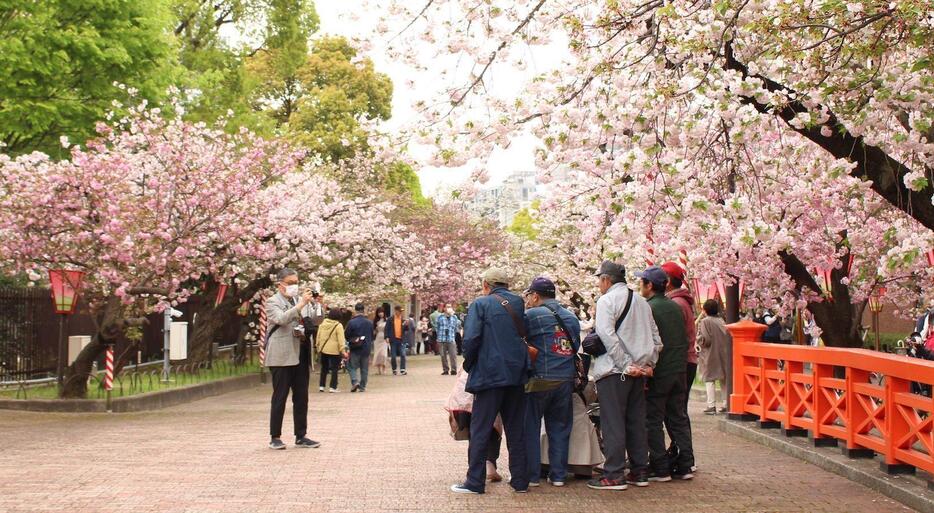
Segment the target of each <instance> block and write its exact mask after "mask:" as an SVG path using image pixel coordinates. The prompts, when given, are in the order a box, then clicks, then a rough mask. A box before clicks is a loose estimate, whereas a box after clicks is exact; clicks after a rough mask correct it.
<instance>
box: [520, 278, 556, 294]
mask: <svg viewBox="0 0 934 513" xmlns="http://www.w3.org/2000/svg"><path fill="white" fill-rule="evenodd" d="M526 292H537V293H539V294H541V295H543V296H548V297H555V283H554V282H553V281H551V280H549V279H548V278H545V277H544V276H539V277H538V278H535V279H534V280H532V284H531V285H529V288H528V289H526Z"/></svg>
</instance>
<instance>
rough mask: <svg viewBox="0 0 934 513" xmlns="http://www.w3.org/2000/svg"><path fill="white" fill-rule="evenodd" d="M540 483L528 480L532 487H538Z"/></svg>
mask: <svg viewBox="0 0 934 513" xmlns="http://www.w3.org/2000/svg"><path fill="white" fill-rule="evenodd" d="M541 485H542V484H541V483H540V482H538V481H529V486H530V487H532V488H538V487H539V486H541Z"/></svg>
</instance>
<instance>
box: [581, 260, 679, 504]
mask: <svg viewBox="0 0 934 513" xmlns="http://www.w3.org/2000/svg"><path fill="white" fill-rule="evenodd" d="M596 274H597V279H598V285H599V287H600V293H601V294H602V296H600V299H598V300H597V316H596V321H595V324H594V331H595V333H596V335H594V336H595V337H597V339H596V340H597V341H598V344H597V347H596V348H593V347H592V346H591V345H590V344H587V343H586V341H585V344H584V346H585V349H586V350H587V352H588V354H590V355H591V356H594V357H595V359H594V363H593V369H592V373H593V376H594V379H595V380H596V382H597V397H599V398H600V429H601V430H602V432H603V443H604V446H605V447H604V454H605V455H606V463H605V464H604V467H603V468H604V471H605V472H604V474H603V477H601V478H599V479H592V480H591V481H590V482H588V483H587V486H588V487H590V488H593V489H596V490H625V489H626V488H627V484H634V485H636V486H648V484H649V481H648V468H649V448H648V443H647V438H646V425H645V415H646V413H645V380H646V376H650V375H651V374H652V372H653V367H654V366H655V362H656V361H657V360H658V353H659V351H661V348H662V340H661V338H660V337H659V335H658V328H657V327H656V326H655V321H654V319H653V318H652V309H651V308H650V307H649V304H648V302H647V301H646V300H645V299H644V298H643V297H642V296H640V295H639V294H635V293H634V292H633V291H632V289H630V288H629V287H627V286H626V269H625V268H624V267H623V266H622V265H619V264H616V263H614V262H611V261H609V260H607V261H604V262H603V264H601V265H600V269H599V270H598V271H597V273H596ZM590 338H591V337H588V339H590ZM627 454H628V455H629V461H630V473H629V475H628V476H625V475H624V467H625V465H626V455H627Z"/></svg>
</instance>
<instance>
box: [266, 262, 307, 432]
mask: <svg viewBox="0 0 934 513" xmlns="http://www.w3.org/2000/svg"><path fill="white" fill-rule="evenodd" d="M276 288H277V289H278V292H277V293H276V294H275V295H274V296H272V297H271V298H269V299H268V300H267V301H266V317H267V318H268V319H269V326H268V328H267V331H266V333H265V337H266V340H265V343H266V367H268V368H269V373H270V374H271V375H272V406H271V408H270V412H269V435H270V437H271V438H272V439H271V440H270V442H269V448H270V449H276V450H282V449H285V444H284V443H282V440H281V436H282V417H283V416H284V415H285V401H286V400H287V399H288V397H289V390H291V391H292V420H293V422H294V425H295V447H302V448H315V447H319V446H320V445H321V444H319V443H318V442H315V441H314V440H310V439H308V438H306V437H305V434H306V431H307V429H308V379H309V376H308V368H307V367H306V368H304V369H302V368H301V365H299V354H300V344H301V341H302V338H303V337H304V335H305V334H304V329H303V328H302V325H301V320H302V318H301V311H302V308H304V307H305V306H306V305H307V304H308V303H309V302H311V291H308V290H306V291H305V292H303V293H302V294H301V295H299V290H298V273H296V272H295V271H293V270H292V269H289V268H284V269H282V270H280V271H279V273H278V274H277V275H276Z"/></svg>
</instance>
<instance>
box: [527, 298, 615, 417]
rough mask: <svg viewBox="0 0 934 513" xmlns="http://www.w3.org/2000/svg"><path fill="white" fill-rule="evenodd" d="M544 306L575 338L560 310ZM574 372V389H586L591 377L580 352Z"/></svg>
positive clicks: (565, 330)
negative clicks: (559, 312)
mask: <svg viewBox="0 0 934 513" xmlns="http://www.w3.org/2000/svg"><path fill="white" fill-rule="evenodd" d="M542 306H544V307H545V308H547V309H549V310H551V314H552V315H554V316H555V321H557V322H558V326H561V329H562V330H564V333H565V335H567V336H568V337H569V338H570V339H571V340H574V337H573V336H572V335H571V330H569V329H568V327H567V325H566V324H564V320H563V319H561V316H560V315H558V311H557V310H555V309H554V308H552V307H551V305H548V304H545V305H542ZM604 350H605V348H604ZM574 374H575V376H574V390H575V391H577V392H581V391H583V390H584V387H585V386H586V385H587V381H589V378H588V377H587V371H586V369H584V361H583V360H582V359H581V356H580V354H579V353H574ZM585 402H586V401H585Z"/></svg>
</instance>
